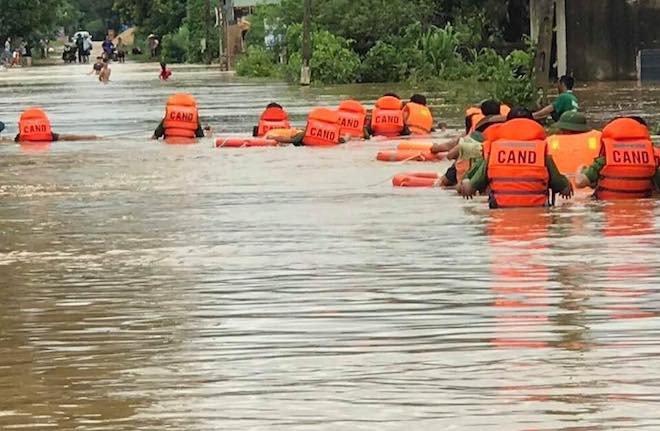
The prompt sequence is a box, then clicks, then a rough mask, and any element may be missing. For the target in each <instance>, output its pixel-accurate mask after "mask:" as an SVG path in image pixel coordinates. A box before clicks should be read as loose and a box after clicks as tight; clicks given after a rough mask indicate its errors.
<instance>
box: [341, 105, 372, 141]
mask: <svg viewBox="0 0 660 431" xmlns="http://www.w3.org/2000/svg"><path fill="white" fill-rule="evenodd" d="M338 113H339V126H340V128H341V136H343V137H345V138H349V139H350V138H357V139H369V132H368V130H367V128H366V127H365V126H366V121H367V109H366V108H365V107H364V106H363V105H362V104H361V103H360V102H358V101H357V100H351V99H349V100H344V101H342V102H341V103H340V104H339V109H338Z"/></svg>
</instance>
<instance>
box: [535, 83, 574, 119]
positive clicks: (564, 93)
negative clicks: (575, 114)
mask: <svg viewBox="0 0 660 431" xmlns="http://www.w3.org/2000/svg"><path fill="white" fill-rule="evenodd" d="M574 85H575V79H573V77H572V76H566V75H564V76H562V77H561V78H559V82H558V84H557V88H558V90H559V96H558V97H557V99H555V101H554V102H553V103H552V104H550V105H548V106H546V107H545V108H543V109H541V110H539V111H536V112H535V113H534V119H535V120H544V119H546V118H548V117H552V119H553V120H554V121H559V118H560V117H561V116H562V114H564V112H571V111H577V110H579V109H580V104H579V103H578V98H577V97H576V96H575V94H573V86H574Z"/></svg>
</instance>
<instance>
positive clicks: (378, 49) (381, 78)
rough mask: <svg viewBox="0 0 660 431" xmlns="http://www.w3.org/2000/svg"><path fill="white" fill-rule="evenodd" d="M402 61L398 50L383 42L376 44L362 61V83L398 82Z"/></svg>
mask: <svg viewBox="0 0 660 431" xmlns="http://www.w3.org/2000/svg"><path fill="white" fill-rule="evenodd" d="M400 61H401V60H400V58H399V51H398V50H397V48H395V47H394V46H393V45H391V44H389V43H387V42H383V41H382V40H380V41H378V42H376V44H375V45H374V46H373V47H372V48H371V49H370V50H369V52H367V55H366V56H365V57H364V60H363V61H362V67H361V76H362V81H367V82H394V81H398V80H399V68H400V65H401V63H400Z"/></svg>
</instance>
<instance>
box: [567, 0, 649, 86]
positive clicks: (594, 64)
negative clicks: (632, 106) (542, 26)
mask: <svg viewBox="0 0 660 431" xmlns="http://www.w3.org/2000/svg"><path fill="white" fill-rule="evenodd" d="M566 27H567V29H566V32H567V35H566V36H567V37H566V42H567V57H568V58H567V69H568V72H569V73H573V75H574V76H575V77H576V78H577V79H579V80H583V81H586V80H594V79H595V80H610V79H636V77H637V70H636V60H637V52H638V51H639V50H640V49H645V48H660V0H566Z"/></svg>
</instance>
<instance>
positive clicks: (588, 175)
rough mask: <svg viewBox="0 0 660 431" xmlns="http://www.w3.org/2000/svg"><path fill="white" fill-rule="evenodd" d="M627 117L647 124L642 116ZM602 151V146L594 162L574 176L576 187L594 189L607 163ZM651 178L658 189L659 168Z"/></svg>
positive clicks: (659, 182) (659, 183) (659, 186)
mask: <svg viewBox="0 0 660 431" xmlns="http://www.w3.org/2000/svg"><path fill="white" fill-rule="evenodd" d="M627 118H630V119H633V120H635V121H637V122H638V123H639V124H641V125H642V126H644V127H648V124H647V123H646V121H645V120H644V119H643V118H640V117H637V116H630V117H627ZM603 152H604V148H603V149H602V150H601V154H600V155H599V156H598V157H596V159H594V162H593V163H592V164H591V166H587V167H584V168H582V169H580V173H578V175H577V176H576V177H575V187H577V188H578V189H583V188H587V187H591V188H592V189H595V188H596V187H597V186H598V180H600V178H601V174H600V172H601V171H602V170H603V168H604V167H605V165H607V160H606V159H605V155H604V154H603ZM651 180H652V181H653V185H654V186H655V189H656V190H660V169H656V171H655V175H653V178H652V179H651Z"/></svg>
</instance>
